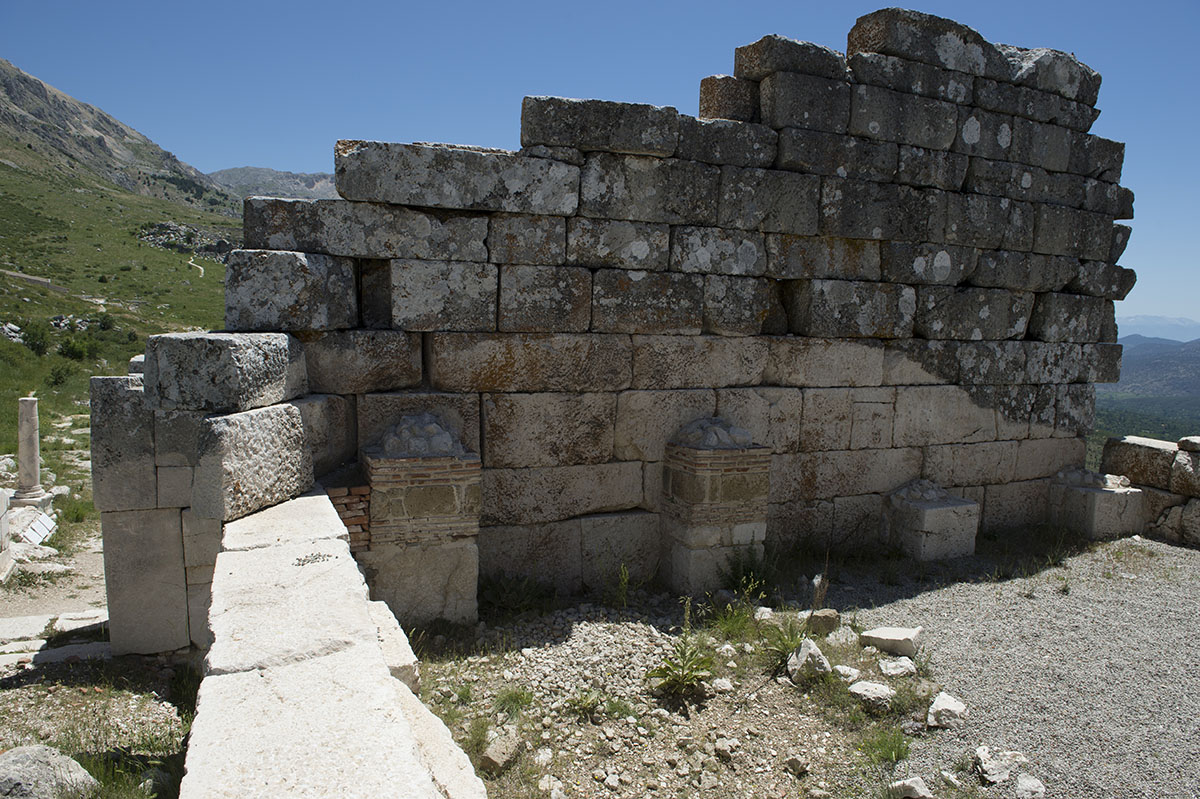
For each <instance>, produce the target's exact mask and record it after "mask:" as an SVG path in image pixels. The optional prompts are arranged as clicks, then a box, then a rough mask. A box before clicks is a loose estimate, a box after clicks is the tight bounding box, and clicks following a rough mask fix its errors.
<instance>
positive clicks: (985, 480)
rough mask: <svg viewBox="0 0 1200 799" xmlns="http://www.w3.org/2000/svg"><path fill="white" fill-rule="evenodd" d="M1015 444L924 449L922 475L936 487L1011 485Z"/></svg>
mask: <svg viewBox="0 0 1200 799" xmlns="http://www.w3.org/2000/svg"><path fill="white" fill-rule="evenodd" d="M1019 443H1020V442H1017V441H984V442H981V443H978V444H950V445H944V446H932V447H927V448H926V449H925V463H924V467H923V470H922V474H921V476H922V477H924V478H925V479H926V480H932V481H933V482H935V483H938V484H939V485H955V486H962V485H990V484H992V483H1010V482H1012V481H1013V478H1014V475H1015V474H1016V469H1017V452H1018V449H1019Z"/></svg>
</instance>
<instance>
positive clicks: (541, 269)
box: [496, 264, 592, 333]
mask: <svg viewBox="0 0 1200 799" xmlns="http://www.w3.org/2000/svg"><path fill="white" fill-rule="evenodd" d="M591 320H592V273H591V271H590V270H588V269H584V268H582V267H576V266H520V265H512V264H505V265H504V266H501V267H500V307H499V311H498V315H497V325H496V326H497V328H498V329H499V330H500V332H502V333H510V332H512V333H549V332H559V331H561V332H569V333H581V332H585V331H586V330H587V329H588V327H589V325H590V324H591Z"/></svg>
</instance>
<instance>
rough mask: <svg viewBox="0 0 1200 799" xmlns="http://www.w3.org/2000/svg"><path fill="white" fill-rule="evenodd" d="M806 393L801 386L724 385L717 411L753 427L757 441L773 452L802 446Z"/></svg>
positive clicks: (786, 450) (741, 425)
mask: <svg viewBox="0 0 1200 799" xmlns="http://www.w3.org/2000/svg"><path fill="white" fill-rule="evenodd" d="M803 412H804V393H803V391H801V390H800V389H798V388H775V387H773V386H758V387H755V388H723V389H719V390H718V391H717V409H716V412H715V413H714V414H709V415H715V416H720V417H721V418H722V419H728V420H729V421H730V422H732V423H733V424H734V425H737V426H738V427H741V428H744V429H746V430H749V431H750V435H751V437H752V439H753V440H754V443H756V444H761V445H763V446H766V447H770V448H771V451H772V452H796V451H797V450H799V449H800V425H801V420H802V418H803Z"/></svg>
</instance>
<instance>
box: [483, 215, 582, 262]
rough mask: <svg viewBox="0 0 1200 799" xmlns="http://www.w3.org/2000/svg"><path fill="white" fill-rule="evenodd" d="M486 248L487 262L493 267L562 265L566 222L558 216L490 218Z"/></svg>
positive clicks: (564, 256) (565, 247) (564, 253)
mask: <svg viewBox="0 0 1200 799" xmlns="http://www.w3.org/2000/svg"><path fill="white" fill-rule="evenodd" d="M487 244H488V260H489V261H491V262H492V263H494V264H548V265H557V264H561V263H565V262H566V257H567V222H566V220H565V219H563V218H562V217H561V216H530V215H528V214H493V215H492V216H491V217H490V218H489V219H488V239H487Z"/></svg>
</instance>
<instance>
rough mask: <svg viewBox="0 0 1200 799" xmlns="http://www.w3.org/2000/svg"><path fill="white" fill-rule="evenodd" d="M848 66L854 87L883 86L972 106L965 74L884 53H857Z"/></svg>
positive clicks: (851, 57)
mask: <svg viewBox="0 0 1200 799" xmlns="http://www.w3.org/2000/svg"><path fill="white" fill-rule="evenodd" d="M847 63H848V65H849V67H850V71H851V73H853V75H854V81H855V83H867V84H870V85H872V86H883V87H885V88H888V89H892V90H894V91H898V92H904V93H905V94H916V95H920V96H922V97H932V98H934V99H935V100H948V101H950V102H952V103H961V104H965V105H971V103H972V99H973V92H972V80H971V78H970V77H969V76H967V75H964V74H963V73H962V72H957V71H954V70H947V69H940V68H939V67H935V66H931V65H929V64H922V63H921V62H919V61H909V60H906V59H903V58H897V57H896V56H890V55H883V54H882V53H854V54H853V55H851V56H850V57H849V58H848V59H847Z"/></svg>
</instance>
